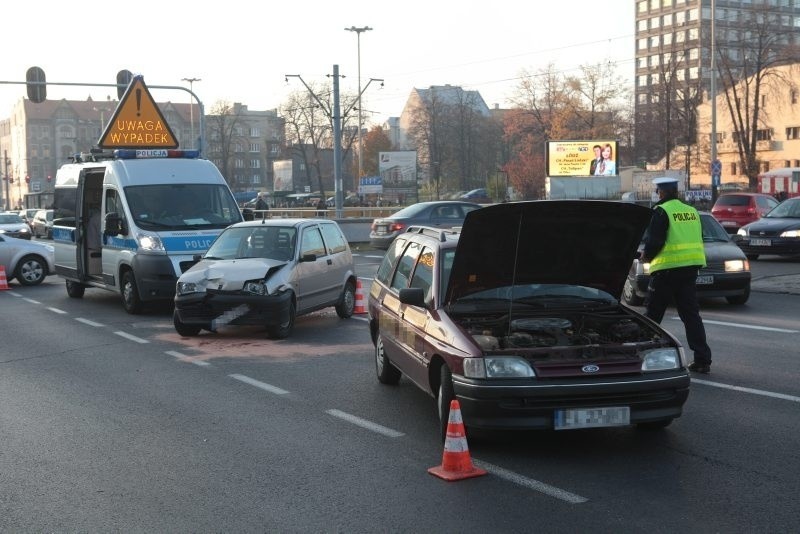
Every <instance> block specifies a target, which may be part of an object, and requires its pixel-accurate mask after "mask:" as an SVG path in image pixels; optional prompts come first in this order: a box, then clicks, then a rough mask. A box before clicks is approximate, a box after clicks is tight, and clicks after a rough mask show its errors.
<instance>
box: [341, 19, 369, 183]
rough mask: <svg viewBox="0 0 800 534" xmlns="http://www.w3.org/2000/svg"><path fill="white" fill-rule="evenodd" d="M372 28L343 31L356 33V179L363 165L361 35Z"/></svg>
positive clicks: (359, 176) (354, 28) (364, 27)
mask: <svg viewBox="0 0 800 534" xmlns="http://www.w3.org/2000/svg"><path fill="white" fill-rule="evenodd" d="M371 29H372V28H370V27H369V26H362V27H360V28H357V27H355V26H350V27H349V28H345V31H348V32H356V40H357V45H358V173H357V176H356V179H357V180H359V179H361V172H362V168H363V164H364V158H363V153H364V147H363V146H362V144H361V120H362V119H361V93H362V91H361V34H362V33H364V32H368V31H370V30H371Z"/></svg>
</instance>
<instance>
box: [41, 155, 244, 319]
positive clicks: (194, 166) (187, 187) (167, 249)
mask: <svg viewBox="0 0 800 534" xmlns="http://www.w3.org/2000/svg"><path fill="white" fill-rule="evenodd" d="M199 156H200V154H199V151H196V150H165V149H146V150H139V149H116V150H112V151H104V150H101V149H94V150H93V151H92V152H90V153H88V154H81V155H77V156H75V157H74V158H73V161H72V162H71V163H68V164H65V165H63V166H62V167H61V168H60V169H59V170H58V171H57V173H56V183H55V194H54V204H55V213H54V217H53V219H54V221H53V244H54V246H55V257H56V273H57V274H59V275H60V276H61V277H63V278H65V279H66V286H67V294H68V295H69V296H70V297H73V298H81V297H83V294H84V291H85V290H86V288H92V287H95V288H102V289H107V290H110V291H115V292H118V293H119V294H120V296H121V297H122V304H123V306H124V307H125V310H126V311H127V312H128V313H133V314H135V313H139V312H141V311H142V308H143V306H144V305H145V304H146V303H148V302H153V301H170V300H172V299H173V297H174V295H175V284H176V282H177V280H178V277H179V276H180V275H181V273H183V272H184V271H186V270H187V269H188V268H189V267H191V266H192V265H193V264H194V263H195V262H196V261H197V258H196V256H199V255H201V254H203V253H205V252H206V250H208V247H209V246H210V245H211V243H212V242H213V241H214V239H215V238H216V237H217V235H219V233H220V232H221V231H222V229H224V228H225V227H227V226H229V225H231V224H234V223H237V222H240V221H242V220H243V218H242V213H241V211H240V210H239V208H238V206H237V204H236V201H235V199H234V196H233V193H232V192H231V190H230V188H229V187H228V184H227V183H226V182H225V179H224V178H223V176H222V175H221V174H220V172H219V170H218V169H217V167H216V166H215V165H214V164H213V163H211V162H210V161H208V160H206V159H202V158H200V157H199Z"/></svg>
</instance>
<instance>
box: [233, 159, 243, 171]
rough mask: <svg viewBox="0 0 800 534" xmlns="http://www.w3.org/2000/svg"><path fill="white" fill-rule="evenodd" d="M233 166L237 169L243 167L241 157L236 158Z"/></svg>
mask: <svg viewBox="0 0 800 534" xmlns="http://www.w3.org/2000/svg"><path fill="white" fill-rule="evenodd" d="M233 166H234V167H235V168H237V169H244V160H243V159H241V158H236V160H235V161H234V162H233Z"/></svg>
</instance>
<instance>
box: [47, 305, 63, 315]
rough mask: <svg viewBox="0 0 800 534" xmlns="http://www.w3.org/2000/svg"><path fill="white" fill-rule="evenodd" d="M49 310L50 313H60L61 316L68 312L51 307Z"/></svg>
mask: <svg viewBox="0 0 800 534" xmlns="http://www.w3.org/2000/svg"><path fill="white" fill-rule="evenodd" d="M47 309H48V310H50V311H51V312H53V313H60V314H62V315H63V314H65V313H67V312H65V311H64V310H59V309H58V308H51V307H49V306H48V307H47Z"/></svg>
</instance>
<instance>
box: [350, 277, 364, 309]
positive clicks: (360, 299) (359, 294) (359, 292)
mask: <svg viewBox="0 0 800 534" xmlns="http://www.w3.org/2000/svg"><path fill="white" fill-rule="evenodd" d="M353 313H359V314H361V313H367V308H366V306H364V288H363V287H361V280H360V279H356V303H355V306H353Z"/></svg>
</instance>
